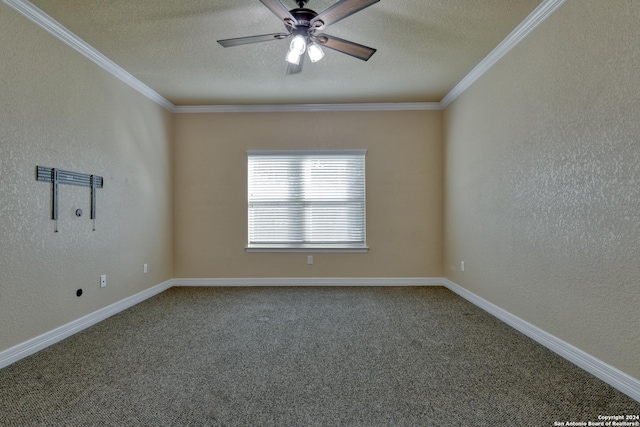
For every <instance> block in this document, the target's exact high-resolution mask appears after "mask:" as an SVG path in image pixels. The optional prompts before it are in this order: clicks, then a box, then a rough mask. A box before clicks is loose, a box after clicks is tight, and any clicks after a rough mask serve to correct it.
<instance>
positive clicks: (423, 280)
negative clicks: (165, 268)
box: [173, 277, 444, 287]
mask: <svg viewBox="0 0 640 427" xmlns="http://www.w3.org/2000/svg"><path fill="white" fill-rule="evenodd" d="M173 286H210V287H225V286H229V287H233V286H444V279H442V278H437V277H436V278H434V277H277V278H276V277H273V278H272V277H268V278H226V279H225V278H211V279H173Z"/></svg>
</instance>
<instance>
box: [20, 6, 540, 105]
mask: <svg viewBox="0 0 640 427" xmlns="http://www.w3.org/2000/svg"><path fill="white" fill-rule="evenodd" d="M335 1H336V0H310V1H309V3H308V4H307V7H308V8H310V9H313V10H315V11H317V12H321V11H323V10H324V9H326V8H327V7H329V6H331V5H332V4H333V3H335ZM282 2H283V3H284V4H285V6H287V8H290V9H293V8H294V7H297V6H296V5H295V2H294V1H293V0H282ZM540 2H541V1H540V0H381V1H380V2H378V3H376V4H374V5H372V6H370V7H368V8H366V9H364V10H362V11H360V12H358V13H357V14H355V15H352V16H350V17H349V18H347V19H344V20H343V21H340V22H338V23H336V24H335V25H332V26H330V27H328V28H327V29H326V30H324V31H323V32H326V33H328V34H331V35H333V36H337V37H340V38H343V39H347V40H350V41H353V42H356V43H360V44H364V45H367V46H370V47H373V48H375V49H377V50H378V51H377V52H376V54H375V55H373V57H371V59H370V60H369V61H368V62H364V61H361V60H359V59H355V58H353V57H350V56H348V55H344V54H342V53H339V52H336V51H332V50H329V49H325V52H326V56H325V57H324V59H323V60H322V61H320V62H317V63H315V64H313V63H311V62H310V61H306V63H305V66H304V70H303V71H302V73H300V74H296V75H291V76H286V75H285V71H286V62H285V61H284V56H285V54H286V51H287V49H288V41H286V40H284V41H270V42H265V43H257V44H250V45H243V46H236V47H232V48H226V49H225V48H223V47H221V46H220V45H219V44H218V43H217V42H216V40H219V39H227V38H234V37H243V36H251V35H256V34H266V33H275V32H281V31H283V30H284V26H283V24H282V23H281V22H280V21H279V19H278V18H277V17H276V16H275V15H274V14H272V13H271V12H270V11H269V9H267V8H266V7H265V6H263V5H262V3H260V2H259V1H258V0H134V1H132V0H109V1H104V0H32V3H33V4H34V5H35V6H37V7H38V8H40V9H41V10H42V11H44V12H45V13H46V14H48V15H49V16H51V17H52V18H54V19H55V20H57V21H58V22H59V23H61V24H62V25H64V26H65V27H66V28H68V29H69V30H70V31H71V32H73V33H75V34H76V35H77V36H79V37H80V38H82V39H83V40H85V41H86V42H87V43H89V44H90V45H92V46H93V47H94V48H96V49H97V50H99V51H100V52H101V53H102V54H104V55H105V56H107V57H108V58H109V59H111V60H112V61H114V62H115V63H117V64H118V65H120V66H121V67H122V68H124V69H125V70H127V71H128V72H129V73H131V74H132V75H134V76H135V77H136V78H138V79H139V80H141V81H142V82H143V83H145V84H146V85H148V86H149V87H151V88H152V89H153V90H155V91H156V92H158V93H159V94H161V95H162V96H164V97H165V98H167V99H168V100H169V101H171V102H172V103H174V104H175V105H227V104H235V105H247V104H295V103H305V104H307V103H360V102H372V103H387V102H438V101H440V100H441V99H442V98H443V97H444V95H446V94H447V93H448V92H449V91H450V90H451V89H452V88H453V87H454V86H455V85H456V84H457V83H458V82H459V81H460V80H461V79H462V78H463V77H464V76H465V75H466V74H468V73H469V71H471V70H472V69H473V67H475V66H476V65H477V64H478V62H480V61H481V60H482V59H483V58H484V57H485V56H486V55H487V54H488V53H489V52H491V51H492V50H493V49H494V48H495V47H496V46H497V45H498V44H499V43H500V42H501V41H502V40H503V39H504V38H505V37H506V36H507V35H508V34H509V33H510V32H511V31H512V30H513V29H514V28H515V27H516V26H517V25H518V24H519V23H520V22H522V21H523V20H524V19H525V18H526V17H527V15H529V14H530V13H531V12H532V11H533V10H534V9H535V8H536V7H537V6H538V5H539V4H540Z"/></svg>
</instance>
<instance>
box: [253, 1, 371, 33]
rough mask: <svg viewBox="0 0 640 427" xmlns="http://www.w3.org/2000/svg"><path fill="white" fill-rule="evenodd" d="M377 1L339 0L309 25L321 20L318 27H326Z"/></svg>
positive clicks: (312, 25)
mask: <svg viewBox="0 0 640 427" xmlns="http://www.w3.org/2000/svg"><path fill="white" fill-rule="evenodd" d="M260 1H262V0H260ZM379 1H380V0H340V1H339V2H338V3H336V4H334V5H333V6H331V7H329V8H328V9H325V10H324V11H322V12H320V14H319V15H318V16H316V17H315V18H313V19H312V20H311V22H310V25H311V27H312V28H313V27H314V24H315V23H316V22H318V21H321V22H323V23H324V25H323V26H322V27H320V28H325V27H328V26H329V25H331V24H335V23H336V22H338V21H341V20H343V19H344V18H346V17H348V16H351V15H353V14H354V13H356V12H359V11H361V10H362V9H364V8H367V7H369V6H371V5H372V4H374V3H377V2H379ZM263 3H264V2H263Z"/></svg>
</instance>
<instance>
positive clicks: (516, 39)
mask: <svg viewBox="0 0 640 427" xmlns="http://www.w3.org/2000/svg"><path fill="white" fill-rule="evenodd" d="M564 1H565V0H545V1H543V2H542V3H540V5H539V6H538V7H537V8H536V9H535V10H534V11H533V12H531V14H530V15H529V16H527V18H526V19H525V20H524V21H522V22H521V23H520V25H518V26H517V27H516V28H515V29H514V30H513V31H512V32H511V33H510V34H509V35H508V36H507V37H506V38H505V39H504V40H503V41H502V42H501V43H500V44H499V45H498V46H496V48H495V49H493V50H492V51H491V52H490V53H489V54H488V55H487V56H486V57H485V58H484V59H483V60H482V61H480V62H479V63H478V65H476V66H475V68H474V69H473V70H471V72H470V73H469V74H467V75H466V76H465V77H464V78H463V79H462V80H460V82H459V83H458V84H457V85H456V86H455V87H454V88H453V89H451V91H450V92H449V93H448V94H447V95H446V96H445V97H444V98H442V100H441V101H440V105H441V108H443V109H444V108H446V107H448V106H449V104H451V103H452V102H453V101H454V100H455V99H456V98H457V97H458V96H460V95H461V94H462V93H463V92H464V91H465V90H467V89H468V88H469V86H471V85H472V84H473V83H474V82H475V81H476V80H478V79H479V78H480V77H481V76H482V75H483V74H484V73H486V72H487V71H488V70H489V68H491V67H493V65H494V64H495V63H496V62H498V61H499V60H500V59H501V58H502V57H503V56H505V55H506V54H507V53H508V52H509V51H510V50H511V49H513V48H514V47H515V46H516V45H517V44H518V43H520V42H521V41H522V40H523V39H524V38H525V37H526V36H528V35H529V33H531V31H533V29H534V28H536V27H537V26H538V25H540V24H541V23H542V22H543V21H544V20H545V19H547V18H548V17H549V16H550V15H551V14H552V13H553V12H554V11H555V10H556V9H557V8H559V7H560V6H561V5H562V3H564Z"/></svg>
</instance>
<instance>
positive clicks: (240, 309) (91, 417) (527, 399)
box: [0, 288, 640, 426]
mask: <svg viewBox="0 0 640 427" xmlns="http://www.w3.org/2000/svg"><path fill="white" fill-rule="evenodd" d="M600 414H603V415H619V414H640V403H638V402H636V401H634V400H632V399H630V398H628V397H626V396H625V395H623V394H622V393H620V392H618V391H616V390H614V389H612V388H611V387H609V386H608V385H606V384H605V383H603V382H601V381H600V380H598V379H596V378H594V377H593V376H591V375H590V374H587V373H586V372H584V371H582V370H581V369H579V368H577V367H576V366H574V365H573V364H571V363H569V362H567V361H566V360H564V359H562V358H560V357H559V356H556V355H555V354H553V353H551V352H550V351H549V350H547V349H545V348H544V347H542V346H540V345H538V344H536V343H535V342H533V341H531V340H530V339H528V338H527V337H525V336H524V335H522V334H520V333H519V332H517V331H515V330H513V329H512V328H510V327H509V326H507V325H505V324H503V323H502V322H500V321H499V320H497V319H495V318H494V317H492V316H491V315H489V314H487V313H485V312H483V311H482V310H480V309H478V308H477V307H475V306H473V305H472V304H470V303H468V302H467V301H465V300H463V299H462V298H460V297H458V296H456V295H455V294H453V293H451V292H450V291H448V290H446V289H444V288H173V289H170V290H168V291H166V292H164V293H162V294H160V295H158V296H156V297H154V298H152V299H150V300H147V301H145V302H143V303H141V304H139V305H137V306H135V307H132V308H131V309H129V310H126V311H124V312H122V313H120V314H118V315H116V316H114V317H112V318H110V319H107V320H105V321H103V322H101V323H99V324H97V325H95V326H93V327H91V328H89V329H87V330H85V331H83V332H81V333H79V334H77V335H75V336H73V337H70V338H68V339H66V340H64V341H62V342H60V343H58V344H56V345H54V346H52V347H49V348H47V349H45V350H43V351H41V352H39V353H37V354H35V355H33V356H31V357H28V358H26V359H23V360H21V361H19V362H17V363H15V364H13V365H11V366H9V367H6V368H4V369H2V370H0V425H2V426H14V425H15V426H31V425H43V426H45V425H46V426H55V425H68V426H81V425H91V426H93V425H127V426H141V425H144V426H165V425H172V426H173V425H177V426H182V425H194V426H463V425H464V426H553V425H554V422H555V421H563V422H566V421H584V422H588V421H597V417H598V415H600Z"/></svg>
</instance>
